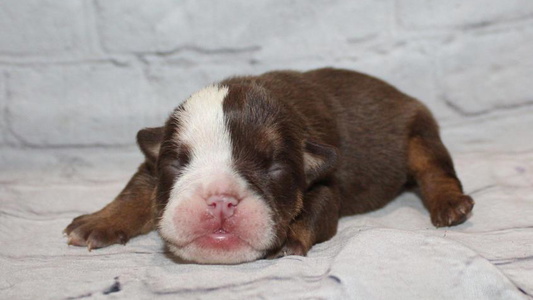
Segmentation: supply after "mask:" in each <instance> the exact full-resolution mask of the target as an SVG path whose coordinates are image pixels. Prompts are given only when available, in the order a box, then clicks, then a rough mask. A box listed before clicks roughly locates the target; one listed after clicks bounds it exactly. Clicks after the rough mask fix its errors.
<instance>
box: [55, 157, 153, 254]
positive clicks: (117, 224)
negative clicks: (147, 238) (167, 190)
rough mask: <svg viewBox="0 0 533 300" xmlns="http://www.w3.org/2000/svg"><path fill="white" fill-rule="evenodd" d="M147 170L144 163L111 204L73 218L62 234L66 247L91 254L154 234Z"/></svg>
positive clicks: (150, 177) (150, 188) (149, 175)
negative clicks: (64, 234)
mask: <svg viewBox="0 0 533 300" xmlns="http://www.w3.org/2000/svg"><path fill="white" fill-rule="evenodd" d="M149 170H150V168H149V167H148V165H147V163H143V164H142V165H141V166H140V167H139V169H138V171H137V173H135V174H134V175H133V177H132V178H131V179H130V181H129V182H128V184H127V185H126V187H125V188H124V190H122V192H121V193H120V194H119V195H118V196H117V197H116V198H115V200H113V202H111V203H109V204H108V205H107V206H105V207H104V208H103V209H101V210H99V211H97V212H95V213H92V214H88V215H82V216H79V217H77V218H75V219H74V220H73V221H72V223H71V224H70V225H68V226H67V228H65V231H64V232H65V233H66V234H67V235H68V243H69V245H76V246H87V248H88V249H89V250H91V249H95V248H101V247H106V246H109V245H112V244H117V243H120V244H125V243H126V242H127V241H128V240H129V239H130V238H132V237H134V236H137V235H140V234H144V233H148V232H149V231H151V230H153V229H154V224H153V220H152V219H153V218H152V206H153V199H152V197H153V193H154V189H155V186H156V179H155V177H154V176H153V175H152V174H150V172H149Z"/></svg>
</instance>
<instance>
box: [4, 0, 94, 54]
mask: <svg viewBox="0 0 533 300" xmlns="http://www.w3.org/2000/svg"><path fill="white" fill-rule="evenodd" d="M84 15H85V12H84V5H83V1H81V0H69V1H54V0H26V1H19V0H4V1H2V5H0V28H2V30H0V54H14V55H28V54H38V55H49V54H53V55H58V54H61V53H68V52H74V51H78V50H80V49H81V48H83V47H84V45H83V42H84V39H85V36H84V34H85V30H86V24H85V23H84V20H85V18H84ZM85 47H86V46H85Z"/></svg>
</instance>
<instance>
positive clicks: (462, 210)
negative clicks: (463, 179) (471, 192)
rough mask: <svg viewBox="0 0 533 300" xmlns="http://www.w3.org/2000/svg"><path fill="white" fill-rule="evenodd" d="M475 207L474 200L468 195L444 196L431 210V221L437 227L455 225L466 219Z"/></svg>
mask: <svg viewBox="0 0 533 300" xmlns="http://www.w3.org/2000/svg"><path fill="white" fill-rule="evenodd" d="M473 207H474V200H472V198H471V197H470V196H467V195H462V194H461V195H454V196H448V197H446V198H443V199H442V200H441V201H439V202H438V204H437V205H436V207H434V208H433V210H432V211H431V222H432V223H433V225H435V226H436V227H445V226H454V225H458V224H461V223H463V222H464V221H466V219H467V217H468V214H469V213H470V212H471V211H472V208H473Z"/></svg>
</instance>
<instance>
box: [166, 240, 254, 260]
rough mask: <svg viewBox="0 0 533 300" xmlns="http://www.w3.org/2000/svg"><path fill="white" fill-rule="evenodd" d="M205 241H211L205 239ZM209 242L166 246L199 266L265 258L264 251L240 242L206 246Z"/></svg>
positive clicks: (200, 241)
mask: <svg viewBox="0 0 533 300" xmlns="http://www.w3.org/2000/svg"><path fill="white" fill-rule="evenodd" d="M206 239H211V238H210V237H206ZM207 244H211V241H203V240H201V239H199V240H198V241H197V242H192V243H189V244H187V245H185V246H183V247H178V246H175V245H172V244H170V243H169V244H167V246H168V249H169V250H170V251H171V252H172V253H173V254H174V255H176V256H178V257H179V258H181V259H183V260H185V261H189V262H194V263H199V264H224V265H230V264H240V263H245V262H250V261H254V260H257V259H260V258H263V257H264V256H265V251H262V250H256V249H254V248H252V247H251V246H250V245H249V244H247V243H245V242H242V241H229V242H228V243H225V244H224V245H220V246H217V245H214V244H213V245H211V246H210V245H207Z"/></svg>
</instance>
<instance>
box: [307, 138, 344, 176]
mask: <svg viewBox="0 0 533 300" xmlns="http://www.w3.org/2000/svg"><path fill="white" fill-rule="evenodd" d="M337 157H338V153H337V148H335V147H333V146H330V145H326V144H323V143H318V142H315V141H311V140H308V141H306V142H305V148H304V169H305V178H306V182H307V186H310V185H311V184H312V183H313V182H315V181H317V180H320V179H322V178H324V177H326V176H327V175H329V174H331V172H333V171H334V170H335V168H336V167H337Z"/></svg>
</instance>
